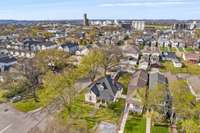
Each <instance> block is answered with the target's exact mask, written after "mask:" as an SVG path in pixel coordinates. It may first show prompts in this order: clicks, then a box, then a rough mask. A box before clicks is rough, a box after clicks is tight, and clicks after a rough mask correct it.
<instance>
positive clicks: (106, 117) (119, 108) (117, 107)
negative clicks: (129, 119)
mask: <svg viewBox="0 0 200 133" xmlns="http://www.w3.org/2000/svg"><path fill="white" fill-rule="evenodd" d="M124 106H125V101H124V100H122V99H120V100H119V101H117V102H116V103H112V104H109V105H108V107H100V109H96V108H95V106H94V105H90V104H87V103H85V101H84V94H81V96H79V97H78V98H77V99H76V100H75V101H74V103H72V105H71V109H70V110H71V113H70V117H69V113H68V112H69V111H68V110H67V109H64V110H63V111H62V112H61V113H60V114H59V116H60V117H61V118H62V120H63V121H64V122H66V121H67V120H68V119H69V120H70V121H71V120H74V121H76V120H85V121H86V123H87V127H88V129H89V130H92V129H93V128H95V126H96V125H97V124H98V123H100V122H101V121H107V122H110V123H114V124H117V123H118V122H119V119H120V117H121V113H122V112H123V110H124Z"/></svg>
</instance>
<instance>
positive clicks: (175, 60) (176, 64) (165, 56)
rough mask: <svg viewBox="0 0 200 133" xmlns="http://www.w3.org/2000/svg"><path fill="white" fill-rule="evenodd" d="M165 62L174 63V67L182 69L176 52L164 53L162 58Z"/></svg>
mask: <svg viewBox="0 0 200 133" xmlns="http://www.w3.org/2000/svg"><path fill="white" fill-rule="evenodd" d="M161 58H162V60H164V61H172V63H173V65H174V67H177V68H180V67H182V65H183V64H182V63H181V61H180V60H179V59H178V58H177V56H176V53H175V52H163V53H162V56H161Z"/></svg>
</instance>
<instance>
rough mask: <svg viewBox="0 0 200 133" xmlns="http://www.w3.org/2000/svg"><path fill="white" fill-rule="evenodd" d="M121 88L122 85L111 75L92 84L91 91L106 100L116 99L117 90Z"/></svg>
mask: <svg viewBox="0 0 200 133" xmlns="http://www.w3.org/2000/svg"><path fill="white" fill-rule="evenodd" d="M121 89H122V86H121V85H120V84H119V83H117V82H115V81H114V80H113V79H112V78H111V76H110V75H109V76H106V77H103V78H101V79H99V80H97V81H96V82H95V83H93V84H92V85H91V91H92V92H93V93H94V94H95V95H96V96H97V97H99V98H100V99H102V100H105V101H111V100H114V98H115V95H116V93H117V91H119V90H121Z"/></svg>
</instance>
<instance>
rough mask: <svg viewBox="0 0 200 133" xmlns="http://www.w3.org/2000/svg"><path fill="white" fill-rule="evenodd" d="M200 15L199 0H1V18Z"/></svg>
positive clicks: (44, 18) (179, 17) (167, 17)
mask: <svg viewBox="0 0 200 133" xmlns="http://www.w3.org/2000/svg"><path fill="white" fill-rule="evenodd" d="M84 13H87V14H88V17H89V18H90V19H179V20H186V19H200V0H0V19H15V20H68V19H82V18H83V14H84Z"/></svg>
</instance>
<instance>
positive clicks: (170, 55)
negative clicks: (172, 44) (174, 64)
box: [162, 52, 177, 59]
mask: <svg viewBox="0 0 200 133" xmlns="http://www.w3.org/2000/svg"><path fill="white" fill-rule="evenodd" d="M162 56H163V57H164V58H168V59H177V57H176V54H175V52H164V53H163V54H162Z"/></svg>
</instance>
